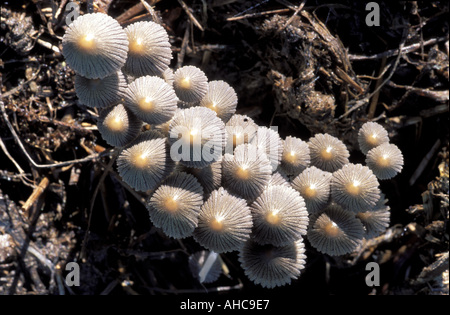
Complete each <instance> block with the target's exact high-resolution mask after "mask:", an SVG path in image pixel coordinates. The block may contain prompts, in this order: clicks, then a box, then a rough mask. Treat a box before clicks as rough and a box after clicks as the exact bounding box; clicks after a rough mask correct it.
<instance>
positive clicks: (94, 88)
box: [75, 71, 127, 108]
mask: <svg viewBox="0 0 450 315" xmlns="http://www.w3.org/2000/svg"><path fill="white" fill-rule="evenodd" d="M126 88H127V82H126V79H125V76H124V75H123V74H122V71H117V72H114V73H113V74H111V75H108V76H106V77H104V78H103V79H88V78H85V77H83V76H81V75H79V74H76V75H75V92H76V93H77V96H78V100H79V101H80V103H81V104H84V105H87V106H89V107H97V108H105V107H109V106H111V105H115V104H117V103H118V102H121V101H122V100H123V98H124V97H125V90H126Z"/></svg>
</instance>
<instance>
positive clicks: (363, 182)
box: [330, 163, 380, 212]
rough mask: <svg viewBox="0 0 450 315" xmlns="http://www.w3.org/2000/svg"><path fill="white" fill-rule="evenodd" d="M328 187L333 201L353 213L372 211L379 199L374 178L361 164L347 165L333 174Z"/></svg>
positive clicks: (378, 191)
mask: <svg viewBox="0 0 450 315" xmlns="http://www.w3.org/2000/svg"><path fill="white" fill-rule="evenodd" d="M330 187H331V197H332V198H333V200H334V201H335V202H336V203H338V204H339V205H341V206H342V207H344V208H347V209H349V210H351V211H353V212H360V211H366V210H367V209H372V208H373V207H375V205H376V203H377V201H378V200H379V199H380V189H379V183H378V180H377V178H376V176H375V175H374V174H373V172H372V171H371V170H370V168H368V167H367V166H363V165H361V164H351V163H349V164H347V165H344V167H343V168H342V169H340V170H338V171H336V172H334V173H333V176H332V178H331V186H330Z"/></svg>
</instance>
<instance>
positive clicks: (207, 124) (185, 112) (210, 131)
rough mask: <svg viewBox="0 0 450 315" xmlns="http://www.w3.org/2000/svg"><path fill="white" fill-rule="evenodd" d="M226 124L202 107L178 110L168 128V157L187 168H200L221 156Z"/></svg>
mask: <svg viewBox="0 0 450 315" xmlns="http://www.w3.org/2000/svg"><path fill="white" fill-rule="evenodd" d="M225 141H226V139H225V124H224V123H223V121H222V120H221V119H220V118H218V117H217V115H216V113H215V112H214V111H212V110H210V109H209V108H205V107H192V108H186V109H181V110H179V111H178V112H177V113H176V114H175V116H174V117H173V119H172V122H171V124H170V127H169V143H170V145H171V151H170V152H171V157H172V159H173V160H175V161H177V162H178V161H179V162H180V163H181V164H183V165H185V166H187V167H195V168H203V167H206V166H208V165H210V164H211V163H214V162H216V161H218V160H220V158H221V157H222V151H223V148H224V147H225Z"/></svg>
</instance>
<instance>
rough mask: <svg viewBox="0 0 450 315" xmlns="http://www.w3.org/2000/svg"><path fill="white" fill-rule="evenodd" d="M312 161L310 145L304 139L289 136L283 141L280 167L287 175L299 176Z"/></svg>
mask: <svg viewBox="0 0 450 315" xmlns="http://www.w3.org/2000/svg"><path fill="white" fill-rule="evenodd" d="M310 163H311V158H310V153H309V146H308V144H307V143H306V142H304V141H303V140H301V139H299V138H296V137H291V136H288V137H286V139H285V140H284V141H283V154H282V156H281V163H280V168H281V169H282V170H283V171H284V172H285V173H286V175H291V176H297V175H298V174H300V173H301V172H303V171H304V170H305V169H306V168H307V167H308V166H309V164H310Z"/></svg>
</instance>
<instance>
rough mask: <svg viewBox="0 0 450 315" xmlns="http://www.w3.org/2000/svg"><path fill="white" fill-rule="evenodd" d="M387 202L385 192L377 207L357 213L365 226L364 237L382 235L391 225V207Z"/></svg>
mask: <svg viewBox="0 0 450 315" xmlns="http://www.w3.org/2000/svg"><path fill="white" fill-rule="evenodd" d="M386 203H387V199H385V196H384V194H382V195H381V198H380V200H379V201H378V202H377V204H376V205H375V208H373V209H370V210H369V211H365V212H358V213H357V214H356V217H357V218H358V219H359V220H360V221H361V223H362V224H363V226H364V230H365V234H364V237H365V238H366V239H369V238H372V237H376V236H378V235H380V234H381V233H383V232H384V231H386V229H387V228H388V227H389V223H390V217H391V211H390V210H391V209H390V207H389V206H388V205H387V204H386Z"/></svg>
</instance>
